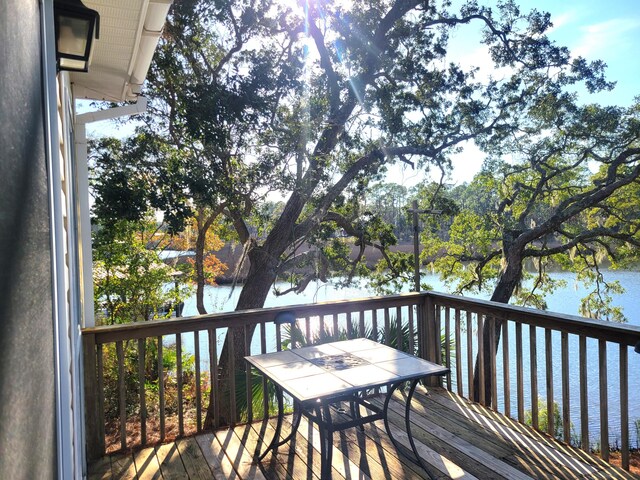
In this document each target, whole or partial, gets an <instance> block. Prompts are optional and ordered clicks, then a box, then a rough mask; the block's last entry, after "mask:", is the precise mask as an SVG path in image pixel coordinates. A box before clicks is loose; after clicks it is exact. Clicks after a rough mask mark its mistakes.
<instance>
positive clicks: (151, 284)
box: [93, 220, 189, 325]
mask: <svg viewBox="0 0 640 480" xmlns="http://www.w3.org/2000/svg"><path fill="white" fill-rule="evenodd" d="M154 231H155V229H154V228H153V224H151V223H149V222H147V223H142V222H129V221H124V220H120V221H117V222H115V223H114V224H113V225H111V226H110V227H106V226H105V227H103V228H100V229H97V230H96V231H95V232H94V241H93V258H94V265H93V278H94V301H95V310H96V318H97V319H98V320H100V321H101V323H103V324H108V325H114V324H120V323H130V322H141V321H147V320H152V319H155V318H160V317H169V316H171V310H172V309H171V308H167V309H166V310H167V311H166V312H165V313H163V307H166V306H167V305H171V306H174V305H178V304H179V303H180V302H181V301H183V299H184V298H186V296H188V294H189V289H188V288H186V287H184V286H178V287H177V288H172V287H171V286H172V285H173V284H174V282H175V277H174V276H172V272H173V269H172V268H170V267H169V266H168V265H166V264H165V263H163V262H162V260H161V259H160V257H159V256H158V252H157V251H155V250H153V249H149V248H147V244H148V242H150V241H152V240H153V232H154Z"/></svg>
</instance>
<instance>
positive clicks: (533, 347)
mask: <svg viewBox="0 0 640 480" xmlns="http://www.w3.org/2000/svg"><path fill="white" fill-rule="evenodd" d="M529 362H530V365H531V424H532V425H533V428H535V429H537V428H538V348H537V338H536V327H535V326H533V325H529Z"/></svg>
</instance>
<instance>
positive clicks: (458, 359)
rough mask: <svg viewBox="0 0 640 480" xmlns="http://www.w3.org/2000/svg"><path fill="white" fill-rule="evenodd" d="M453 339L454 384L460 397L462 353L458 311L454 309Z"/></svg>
mask: <svg viewBox="0 0 640 480" xmlns="http://www.w3.org/2000/svg"><path fill="white" fill-rule="evenodd" d="M455 319H456V320H455V321H456V328H455V332H456V333H455V337H456V384H457V387H458V395H460V396H462V358H461V356H462V351H461V348H462V347H461V345H460V337H461V335H460V310H458V309H457V308H456V312H455Z"/></svg>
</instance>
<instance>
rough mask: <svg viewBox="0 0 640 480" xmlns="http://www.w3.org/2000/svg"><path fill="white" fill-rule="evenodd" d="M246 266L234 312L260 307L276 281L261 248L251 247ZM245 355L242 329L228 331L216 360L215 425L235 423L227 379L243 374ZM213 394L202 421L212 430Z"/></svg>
mask: <svg viewBox="0 0 640 480" xmlns="http://www.w3.org/2000/svg"><path fill="white" fill-rule="evenodd" d="M248 257H249V261H250V262H251V263H250V266H249V272H248V275H247V281H246V283H245V284H244V286H243V287H242V292H240V297H239V298H238V304H237V306H236V310H245V309H250V308H261V307H263V306H264V302H265V300H266V298H267V295H268V294H269V290H270V289H271V286H272V285H273V283H274V282H275V280H276V276H277V275H276V267H277V265H278V259H277V257H275V256H273V255H271V254H269V252H267V251H266V250H265V249H264V248H263V247H257V246H254V247H253V248H252V249H251V250H250V251H249V253H248ZM247 328H249V337H250V338H251V336H252V335H253V332H254V330H255V326H251V327H247ZM230 341H232V342H233V357H231V356H230V353H231V346H230V345H229V342H230ZM246 355H247V351H246V349H245V330H244V328H230V329H229V330H228V333H227V336H226V338H225V341H224V345H223V347H222V351H221V352H220V361H219V363H218V376H219V377H218V389H219V392H220V395H219V396H218V398H219V401H220V405H219V412H220V418H219V419H218V420H219V421H218V424H219V425H227V424H234V423H235V422H236V421H237V420H238V413H239V412H237V411H236V415H235V418H234V416H233V415H232V412H231V394H232V393H233V394H234V395H235V392H231V391H230V381H229V380H230V376H231V375H234V374H236V375H237V373H238V372H245V371H246V362H245V360H244V357H245V356H246ZM214 393H215V392H214V391H213V389H211V394H210V396H209V408H208V409H207V416H206V418H205V428H212V427H213V420H214V410H213V407H214V401H215V400H214Z"/></svg>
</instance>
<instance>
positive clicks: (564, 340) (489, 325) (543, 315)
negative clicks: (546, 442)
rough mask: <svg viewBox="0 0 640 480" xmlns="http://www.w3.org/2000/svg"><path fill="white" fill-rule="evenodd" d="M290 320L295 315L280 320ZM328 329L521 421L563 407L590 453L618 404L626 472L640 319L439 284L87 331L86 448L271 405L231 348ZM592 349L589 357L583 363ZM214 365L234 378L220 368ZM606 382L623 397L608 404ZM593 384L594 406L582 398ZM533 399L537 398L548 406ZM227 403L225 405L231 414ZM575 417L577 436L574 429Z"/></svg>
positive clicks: (246, 415) (258, 348)
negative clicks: (604, 316)
mask: <svg viewBox="0 0 640 480" xmlns="http://www.w3.org/2000/svg"><path fill="white" fill-rule="evenodd" d="M286 317H289V318H290V319H295V323H294V324H293V326H289V327H287V326H283V325H282V324H281V323H280V322H279V321H278V322H276V319H278V320H280V319H282V318H286ZM397 319H400V321H399V322H398V321H397ZM498 326H499V330H498V329H496V327H498ZM230 327H231V328H233V329H234V330H235V332H236V334H235V337H236V338H241V339H242V340H243V342H240V343H241V345H240V346H238V343H237V342H229V345H228V348H227V349H226V352H225V353H224V355H225V357H223V356H222V355H223V352H222V349H221V345H222V342H221V339H222V338H224V335H225V334H226V332H227V329H228V328H230ZM335 332H341V335H342V337H343V338H350V337H356V336H358V337H360V336H368V337H371V338H375V339H376V340H378V341H382V342H384V343H387V344H389V345H392V346H394V347H400V348H402V349H404V350H405V351H409V352H411V353H414V354H418V355H420V356H422V357H424V358H427V359H429V360H432V361H436V362H439V363H443V364H446V365H447V366H449V367H450V369H451V373H450V375H448V376H446V377H445V378H444V379H442V385H443V386H445V387H446V388H448V389H450V390H453V391H455V392H457V393H458V394H459V395H462V396H465V397H467V398H469V399H474V398H477V399H478V401H480V403H483V404H487V405H489V406H491V407H492V408H494V409H495V410H498V411H501V412H503V413H504V414H506V415H508V416H512V417H514V418H517V419H518V420H519V421H520V422H525V420H528V419H529V420H530V422H529V423H531V424H532V425H533V426H534V427H535V428H540V427H541V422H540V419H541V416H544V415H541V414H544V413H545V411H546V412H557V414H558V415H559V418H560V419H561V420H560V423H561V424H562V428H561V429H560V430H561V432H562V433H561V437H562V438H563V439H564V440H565V441H566V442H568V443H573V444H575V445H577V446H580V447H581V448H583V449H584V450H587V451H589V450H592V449H594V448H596V447H598V445H597V444H598V443H599V450H601V454H602V456H603V458H605V459H608V456H609V449H610V444H611V440H610V438H611V434H612V428H611V426H610V422H609V420H610V418H611V415H612V412H614V411H615V415H616V418H618V419H619V428H618V429H617V430H615V431H613V438H615V439H616V440H618V439H619V444H618V445H617V446H618V447H619V448H620V450H621V452H622V463H623V467H625V468H627V469H628V464H629V449H630V446H631V445H630V438H632V436H631V435H630V431H629V426H630V418H629V391H630V383H629V381H630V378H631V381H632V387H631V391H632V392H634V395H637V394H638V392H639V391H640V368H638V367H640V355H636V354H634V353H632V354H631V355H633V357H631V361H632V362H636V367H635V368H630V367H629V363H630V358H629V354H628V350H629V347H630V346H634V345H636V344H637V343H638V342H640V327H634V326H629V325H621V324H615V323H608V322H601V321H595V320H588V319H584V318H579V317H573V316H567V315H559V314H552V313H548V312H542V311H538V310H532V309H525V308H519V307H513V306H509V305H503V304H497V303H494V302H487V301H482V300H474V299H469V298H465V297H459V296H454V295H446V294H441V293H435V292H423V293H410V294H403V295H397V296H390V297H377V298H367V299H360V300H353V301H336V302H323V303H317V304H312V305H295V306H287V307H278V308H266V309H259V310H250V311H242V312H231V313H224V314H212V315H204V316H197V317H189V318H181V319H172V320H161V321H153V322H144V323H137V324H128V325H118V326H104V327H96V328H91V329H85V330H83V342H84V352H85V360H84V362H85V363H84V365H85V392H86V393H85V412H86V415H85V416H86V436H87V455H88V457H89V458H90V459H94V458H97V457H99V456H101V455H103V454H104V452H105V451H106V450H117V449H125V448H132V447H136V446H142V445H145V444H147V443H151V441H156V440H160V441H162V440H165V439H167V438H168V437H169V436H171V435H175V436H183V435H189V434H192V433H197V432H200V431H202V430H204V429H206V428H209V427H211V428H215V427H217V426H220V423H221V422H220V418H227V419H231V420H230V422H231V423H233V422H234V421H251V420H258V419H261V418H263V417H264V415H269V413H270V412H272V411H273V410H272V409H273V405H272V401H271V400H270V396H269V392H268V388H267V385H266V382H265V381H264V379H262V378H260V377H257V376H256V375H255V374H254V373H253V372H251V371H250V370H247V369H246V366H245V364H244V362H243V361H242V360H241V357H240V356H239V355H238V354H237V353H238V352H236V351H235V350H236V349H238V348H239V347H242V349H243V350H244V352H249V353H250V354H256V353H267V352H270V351H276V350H281V349H282V348H283V343H285V342H287V341H289V342H291V341H292V340H293V341H294V342H295V343H297V345H295V346H300V345H303V344H310V343H314V342H316V341H320V342H322V341H328V340H333V339H334V338H335V336H333V335H334V333H335ZM498 334H501V335H500V337H501V338H500V342H499V347H498V348H497V349H495V348H480V349H479V348H478V346H479V345H485V344H486V345H487V346H488V345H491V344H494V345H495V344H496V343H497V342H496V340H497V338H496V337H497V335H498ZM398 339H400V341H398ZM485 342H486V343H485ZM242 343H243V345H242ZM289 346H291V345H289ZM612 347H615V349H616V350H617V352H618V355H617V357H615V358H614V357H613V356H611V355H608V354H612V353H615V352H613V350H612ZM244 352H243V353H244ZM593 352H597V353H596V355H595V356H596V357H597V366H596V367H595V368H591V367H590V365H591V362H592V361H593V360H594V358H593V357H594V354H593ZM185 353H187V355H183V354H185ZM610 356H611V358H609V357H610ZM169 360H171V361H169ZM185 362H187V363H185ZM476 362H478V366H479V368H478V369H477V374H478V375H477V376H478V378H477V380H478V381H476V386H475V387H474V372H475V371H476V368H475V364H476ZM222 364H224V365H226V366H227V367H228V368H227V369H228V371H229V372H231V373H232V374H231V375H227V376H226V377H224V375H223V373H224V372H221V369H220V368H219V366H220V365H222ZM629 371H632V372H634V373H633V374H634V376H633V377H630V376H629ZM542 372H544V373H543V374H542V381H540V380H539V378H540V376H541V373H542ZM571 372H577V373H576V375H571ZM187 374H188V375H187ZM613 379H617V381H613ZM223 381H224V382H225V383H226V385H223V384H222V383H223ZM612 384H615V386H616V389H617V397H618V398H619V399H620V402H619V408H618V406H617V405H615V408H610V402H609V395H610V392H609V388H610V385H612ZM636 385H637V388H636V389H635V390H633V388H634V386H636ZM595 386H598V388H597V390H598V391H597V398H598V400H599V409H598V411H594V409H593V408H591V409H590V408H589V401H590V399H591V400H593V399H594V398H593V390H594V387H595ZM476 390H477V391H476ZM231 392H234V393H231ZM256 392H258V393H261V395H256ZM558 392H559V393H558ZM539 397H540V398H542V399H544V404H543V409H544V410H543V411H541V410H540V408H539V405H538V401H537V399H538V398H539ZM556 400H557V402H556ZM634 400H636V398H634ZM638 404H639V402H637V401H636V402H635V403H633V404H632V411H633V414H634V416H633V418H632V419H631V420H632V421H633V420H635V419H636V417H635V415H636V414H637V416H638V418H639V419H640V410H638ZM612 407H613V406H612ZM221 408H225V409H227V410H228V413H227V415H226V416H225V415H224V414H223V415H221V412H220V409H221ZM207 412H208V415H207ZM576 412H579V414H576ZM546 417H547V418H548V419H549V420H548V421H547V422H546V430H547V432H548V433H550V434H552V435H553V434H556V435H557V434H558V429H557V428H556V427H557V425H556V422H555V417H556V416H555V415H553V414H552V415H546ZM572 418H575V419H576V422H575V424H573V423H572ZM205 420H208V421H209V423H206V422H205ZM590 421H591V422H592V423H590ZM594 421H595V425H598V426H599V430H600V432H601V433H600V436H599V437H600V439H599V441H596V442H594V441H593V440H592V439H591V438H590V431H591V429H592V426H593V425H594V423H593V422H594ZM639 422H640V420H639ZM616 423H618V422H616ZM577 424H579V426H578V425H577ZM578 427H579V432H580V433H579V435H577V436H575V435H573V434H572V432H573V431H574V430H576V429H577V428H578ZM127 429H128V430H129V432H128V431H127ZM170 430H171V432H170ZM634 434H635V432H634ZM106 439H108V441H107V440H106ZM636 441H640V439H637V440H636Z"/></svg>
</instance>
